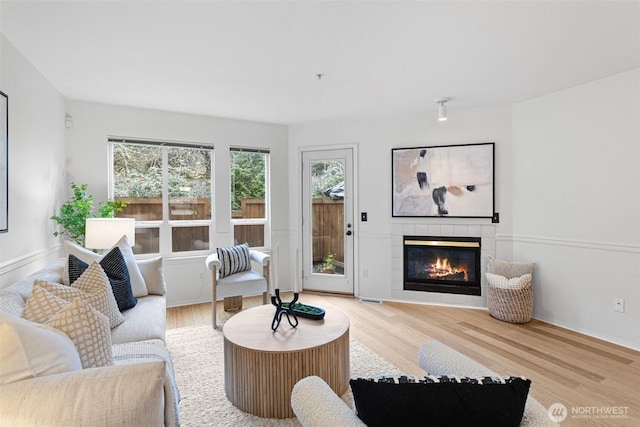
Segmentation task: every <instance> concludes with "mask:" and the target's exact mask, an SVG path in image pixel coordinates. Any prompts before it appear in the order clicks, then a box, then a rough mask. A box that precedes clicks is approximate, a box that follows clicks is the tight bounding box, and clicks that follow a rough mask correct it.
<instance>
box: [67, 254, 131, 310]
mask: <svg viewBox="0 0 640 427" xmlns="http://www.w3.org/2000/svg"><path fill="white" fill-rule="evenodd" d="M99 264H100V267H102V269H103V270H104V272H105V273H106V274H107V277H108V278H109V283H111V290H112V291H113V296H114V297H115V298H116V302H117V303H118V309H119V310H120V311H124V310H127V309H129V308H132V307H135V306H136V304H137V303H138V300H137V299H136V297H134V296H133V290H132V289H131V279H130V277H129V269H128V268H127V264H126V262H125V260H124V256H122V252H121V251H120V248H118V247H115V248H113V249H111V250H110V251H109V253H107V254H106V255H105V256H104V257H102V259H101V260H100V263H99ZM88 267H89V264H87V263H86V262H84V261H82V260H81V259H79V258H78V257H76V256H75V255H73V254H70V255H69V283H73V282H75V281H76V280H78V278H79V277H80V276H81V275H82V273H84V271H85V270H86V269H87V268H88Z"/></svg>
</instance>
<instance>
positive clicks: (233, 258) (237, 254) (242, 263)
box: [216, 243, 251, 278]
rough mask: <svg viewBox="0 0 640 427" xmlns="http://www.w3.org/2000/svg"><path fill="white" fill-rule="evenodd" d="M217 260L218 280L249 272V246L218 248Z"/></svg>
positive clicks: (245, 244)
mask: <svg viewBox="0 0 640 427" xmlns="http://www.w3.org/2000/svg"><path fill="white" fill-rule="evenodd" d="M216 251H217V252H218V259H219V260H220V263H221V264H222V266H221V267H220V278H223V277H227V276H229V275H231V274H234V273H239V272H241V271H249V270H251V257H250V256H249V244H248V243H243V244H241V245H236V246H231V247H228V248H218V249H216Z"/></svg>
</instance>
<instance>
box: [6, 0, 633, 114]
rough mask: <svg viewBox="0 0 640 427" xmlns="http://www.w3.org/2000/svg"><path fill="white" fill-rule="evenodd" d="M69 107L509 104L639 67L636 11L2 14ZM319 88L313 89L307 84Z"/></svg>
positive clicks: (306, 109)
mask: <svg viewBox="0 0 640 427" xmlns="http://www.w3.org/2000/svg"><path fill="white" fill-rule="evenodd" d="M0 7H1V9H0V13H1V19H0V29H1V31H2V33H3V34H4V35H5V36H6V37H7V39H8V40H9V41H10V42H11V43H12V44H13V45H14V46H15V47H16V48H17V49H18V50H19V51H20V52H21V53H22V54H23V55H24V56H25V57H26V58H27V59H28V60H29V61H30V62H31V63H32V64H33V65H34V66H35V68H36V69H38V70H39V71H40V72H41V73H42V74H43V75H44V76H45V77H46V78H47V79H48V80H49V81H50V82H51V84H53V86H54V87H55V88H56V89H58V90H59V91H60V92H61V93H62V94H63V95H64V96H65V97H67V98H71V99H79V100H86V101H95V102H102V103H109V104H118V105H127V106H137V107H144V108H153V109H160V110H168V111H178V112H185V113H194V114H204V115H211V116H219V117H233V118H239V119H247V120H257V121H265V122H273V123H282V124H295V123H301V122H308V121H317V120H326V119H335V118H346V119H350V118H361V117H369V118H371V117H374V118H375V117H382V116H389V115H402V114H414V113H418V114H421V112H424V113H425V114H435V110H436V107H437V105H436V104H435V100H436V98H439V97H443V96H448V97H452V98H453V100H452V101H451V102H450V104H449V106H448V107H449V111H450V115H451V114H453V113H454V112H455V109H456V108H471V107H478V106H487V105H500V104H512V103H515V102H519V101H523V100H527V99H531V98H534V97H537V96H540V95H543V94H546V93H550V92H554V91H557V90H560V89H563V88H567V87H571V86H574V85H577V84H581V83H585V82H588V81H592V80H596V79H599V78H602V77H606V76H609V75H612V74H616V73H620V72H623V71H627V70H630V69H633V68H638V67H640V30H639V29H640V2H639V1H637V0H634V1H602V2H596V1H546V2H545V1H529V2H522V1H511V2H506V1H470V2H460V1H446V2H444V1H443V2H435V1H412V2H398V1H378V2H362V1H359V2H355V1H351V2H347V1H316V2H310V1H280V2H275V1H254V2H248V1H237V0H236V1H227V2H222V1H154V2H152V1H137V2H135V1H110V2H100V1H86V0H85V1H78V0H76V1H66V2H65V1H51V0H49V1H44V2H35V1H15V2H14V1H6V0H2V2H1V6H0ZM318 73H322V74H324V77H323V78H322V79H321V80H318V78H317V77H316V74H318Z"/></svg>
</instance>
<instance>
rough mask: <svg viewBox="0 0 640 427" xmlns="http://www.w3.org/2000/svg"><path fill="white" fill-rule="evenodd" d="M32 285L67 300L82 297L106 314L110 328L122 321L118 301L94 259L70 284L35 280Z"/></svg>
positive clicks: (107, 279)
mask: <svg viewBox="0 0 640 427" xmlns="http://www.w3.org/2000/svg"><path fill="white" fill-rule="evenodd" d="M33 286H34V287H36V286H40V287H42V288H44V289H46V290H47V291H49V292H51V293H52V294H54V295H55V296H57V297H60V298H62V299H65V300H67V301H69V302H71V301H73V300H74V299H76V298H82V299H83V300H85V301H87V302H88V303H89V304H90V305H91V306H92V307H93V308H95V309H96V310H98V311H99V312H100V313H102V314H104V315H105V316H107V318H108V319H109V324H110V325H111V327H112V328H115V327H116V326H118V325H119V324H121V323H122V322H124V316H123V315H122V313H120V310H118V303H117V302H116V298H115V297H114V296H113V292H112V291H111V285H110V284H109V278H108V277H107V275H106V274H105V272H104V270H103V269H102V267H101V266H100V264H98V263H97V262H96V261H93V262H92V263H91V265H90V266H89V268H87V269H86V270H85V271H84V273H82V275H81V276H80V277H79V278H78V280H76V281H75V282H73V284H71V286H66V285H62V284H60V283H52V282H45V281H43V280H36V281H35V282H34V284H33Z"/></svg>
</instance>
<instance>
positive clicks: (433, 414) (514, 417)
mask: <svg viewBox="0 0 640 427" xmlns="http://www.w3.org/2000/svg"><path fill="white" fill-rule="evenodd" d="M530 384H531V381H530V380H528V379H525V378H519V377H502V378H492V377H484V378H482V377H480V378H470V377H454V376H451V377H447V376H442V377H433V376H429V377H420V378H415V377H409V376H397V377H378V378H358V379H352V380H351V381H350V385H351V389H352V391H353V398H354V402H355V406H356V409H357V411H358V417H359V418H360V419H361V420H362V421H363V422H364V423H365V424H366V425H367V426H368V427H376V426H390V425H401V426H407V427H411V426H424V425H437V426H445V425H446V426H463V425H478V426H514V427H515V426H519V425H520V421H521V420H522V414H523V413H524V407H525V402H526V400H527V395H528V393H529V386H530Z"/></svg>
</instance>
